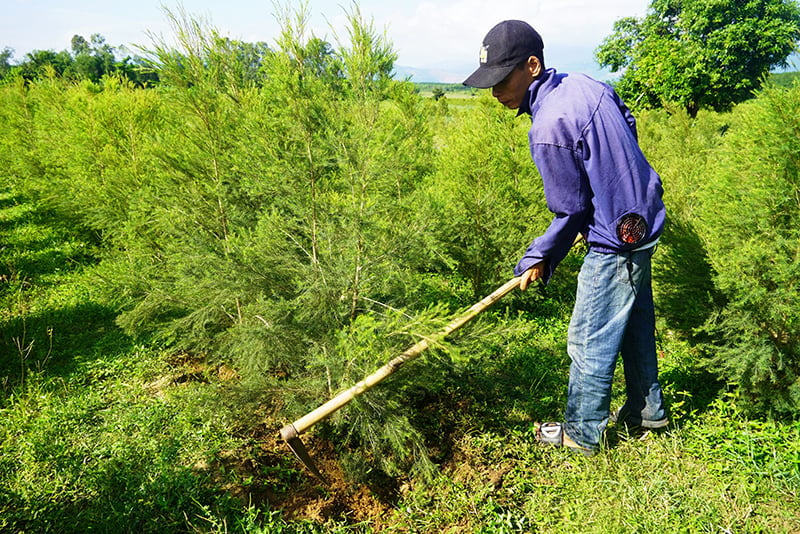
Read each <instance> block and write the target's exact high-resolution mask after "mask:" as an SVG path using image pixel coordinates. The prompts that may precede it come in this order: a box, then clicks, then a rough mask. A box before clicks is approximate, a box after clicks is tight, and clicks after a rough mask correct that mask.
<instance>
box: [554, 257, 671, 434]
mask: <svg viewBox="0 0 800 534" xmlns="http://www.w3.org/2000/svg"><path fill="white" fill-rule="evenodd" d="M653 251H654V249H653V248H650V249H647V250H642V251H639V252H630V253H622V254H603V253H600V252H594V251H592V250H591V249H590V250H589V252H588V253H587V254H586V257H585V259H584V262H583V266H582V267H581V271H580V274H579V275H578V290H577V295H576V297H575V309H574V311H573V313H572V319H571V321H570V324H569V333H568V339H567V351H568V352H569V356H570V358H571V359H572V364H571V365H570V372H569V391H568V396H567V408H566V413H565V431H566V434H567V435H568V436H569V437H570V438H572V440H573V441H575V442H576V443H577V444H578V445H581V446H582V447H586V448H589V449H597V448H599V446H600V441H601V439H602V436H603V432H604V431H605V428H606V426H607V425H608V419H609V411H610V406H611V383H612V379H613V376H614V368H615V366H616V362H617V355H618V354H620V353H621V354H622V363H623V366H624V370H625V384H626V392H627V401H626V405H627V407H628V408H629V409H630V411H631V414H632V415H634V416H636V417H639V416H640V417H641V418H642V419H644V420H658V419H662V418H664V417H666V414H665V412H664V399H663V394H662V392H661V386H660V385H659V383H658V360H657V356H656V340H655V311H654V308H653V290H652V286H651V278H650V258H651V256H652V255H653Z"/></svg>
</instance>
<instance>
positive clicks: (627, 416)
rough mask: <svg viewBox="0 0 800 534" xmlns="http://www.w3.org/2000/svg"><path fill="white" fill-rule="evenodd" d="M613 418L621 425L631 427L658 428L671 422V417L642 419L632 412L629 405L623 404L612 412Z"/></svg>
mask: <svg viewBox="0 0 800 534" xmlns="http://www.w3.org/2000/svg"><path fill="white" fill-rule="evenodd" d="M611 420H612V421H613V422H614V423H616V424H618V425H621V426H623V425H624V426H626V427H628V428H630V429H632V428H650V429H657V428H664V427H665V426H667V425H668V424H669V418H667V417H665V418H663V419H657V420H655V421H654V420H652V419H642V418H641V417H639V416H637V415H635V414H632V413H631V410H630V408H628V406H627V405H623V406H622V407H621V408H619V409H618V410H615V411H614V412H613V413H612V414H611Z"/></svg>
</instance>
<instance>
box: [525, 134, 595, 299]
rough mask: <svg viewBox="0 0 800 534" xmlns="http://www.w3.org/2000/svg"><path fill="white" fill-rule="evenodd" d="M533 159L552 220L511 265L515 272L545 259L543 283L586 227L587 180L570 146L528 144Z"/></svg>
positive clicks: (587, 210) (588, 209) (588, 195)
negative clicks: (513, 264)
mask: <svg viewBox="0 0 800 534" xmlns="http://www.w3.org/2000/svg"><path fill="white" fill-rule="evenodd" d="M531 153H532V155H533V160H534V162H535V163H536V167H537V168H538V170H539V174H540V175H541V176H542V181H543V183H544V194H545V198H546V199H547V208H548V209H549V210H550V211H551V212H552V213H553V215H554V217H553V220H552V221H551V222H550V226H549V227H548V228H547V230H546V231H545V233H543V234H542V235H541V236H539V237H537V238H536V239H535V240H534V241H533V243H531V245H530V247H528V250H527V251H526V252H525V254H524V255H523V256H522V259H521V260H519V263H517V265H516V267H515V268H514V275H515V276H520V275H521V274H522V273H524V272H525V271H527V270H528V269H530V268H531V267H533V265H534V264H536V263H538V262H540V261H542V260H545V261H546V265H545V271H544V280H543V281H544V283H545V284H546V283H548V282H549V281H550V277H551V276H552V275H553V272H554V271H555V269H556V267H557V266H558V264H559V263H561V260H563V259H564V257H565V256H566V255H567V253H568V252H569V250H570V248H571V247H572V243H573V242H574V240H575V237H576V236H577V235H578V234H579V233H581V232H583V231H584V230H585V229H586V225H587V224H588V219H589V216H590V214H591V209H592V205H591V192H590V188H589V182H588V179H587V178H586V174H585V172H584V171H583V167H582V165H581V164H580V161H581V160H580V155H579V153H577V152H576V151H574V150H573V149H571V148H565V147H561V146H556V145H553V144H535V145H533V146H532V147H531Z"/></svg>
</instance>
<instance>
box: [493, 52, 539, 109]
mask: <svg viewBox="0 0 800 534" xmlns="http://www.w3.org/2000/svg"><path fill="white" fill-rule="evenodd" d="M540 70H541V69H540V67H539V61H538V59H536V58H535V57H531V59H530V60H528V63H526V64H525V65H524V66H523V67H522V68H515V69H514V70H512V71H511V73H510V74H509V75H508V76H506V77H505V78H504V79H503V81H502V82H500V83H498V84H497V85H495V86H494V87H492V96H493V97H495V98H496V99H497V101H498V102H500V103H501V104H503V105H504V106H505V107H507V108H508V109H519V107H520V106H521V105H522V99H523V98H525V93H527V92H528V87H530V85H531V83H532V82H533V80H534V79H535V77H536V76H538V75H539V71H540Z"/></svg>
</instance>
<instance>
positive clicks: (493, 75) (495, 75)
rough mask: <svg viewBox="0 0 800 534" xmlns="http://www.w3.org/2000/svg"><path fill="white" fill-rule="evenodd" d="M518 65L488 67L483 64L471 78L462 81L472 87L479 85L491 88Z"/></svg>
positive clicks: (480, 87)
mask: <svg viewBox="0 0 800 534" xmlns="http://www.w3.org/2000/svg"><path fill="white" fill-rule="evenodd" d="M514 67H516V65H511V66H506V67H487V66H486V65H481V66H480V67H478V70H476V71H475V72H473V73H472V74H470V76H469V78H467V79H466V80H464V81H463V82H462V83H463V84H464V85H468V86H470V87H477V88H478V89H489V88H490V87H494V86H495V85H497V84H498V83H500V82H502V81H503V80H505V78H506V76H508V75H509V74H510V73H511V71H512V70H514Z"/></svg>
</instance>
